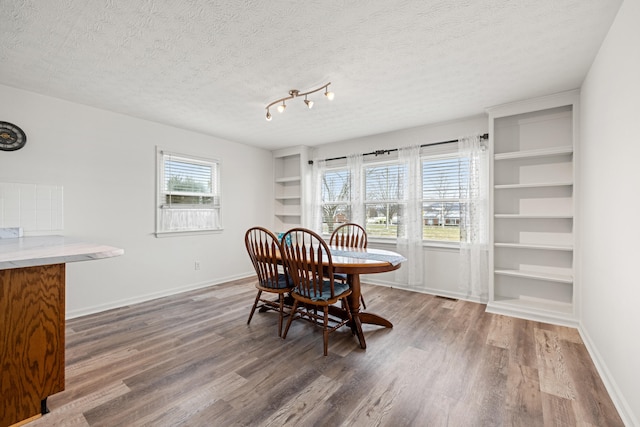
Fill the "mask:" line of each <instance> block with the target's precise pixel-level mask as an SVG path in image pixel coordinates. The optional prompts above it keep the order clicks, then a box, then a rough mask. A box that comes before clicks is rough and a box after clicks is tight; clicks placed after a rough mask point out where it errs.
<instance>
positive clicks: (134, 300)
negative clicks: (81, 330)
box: [65, 271, 256, 319]
mask: <svg viewBox="0 0 640 427" xmlns="http://www.w3.org/2000/svg"><path fill="white" fill-rule="evenodd" d="M255 274H256V273H255V271H251V272H247V273H243V274H238V275H235V276H227V277H222V278H219V279H216V280H214V281H206V282H198V283H191V284H189V285H187V286H181V287H176V288H171V289H164V290H162V291H159V292H152V293H148V294H144V295H137V296H135V297H131V298H125V299H121V300H118V301H111V302H109V303H107V304H98V305H94V306H91V307H84V308H81V309H78V310H71V311H67V313H66V316H65V317H66V318H67V319H75V318H76V317H81V316H86V315H89V314H95V313H100V312H102V311H106V310H112V309H114V308H119V307H125V306H128V305H132V304H138V303H141V302H145V301H150V300H153V299H156V298H162V297H167V296H170V295H176V294H180V293H182V292H188V291H193V290H196V289H201V288H206V287H207V286H214V285H220V284H222V283H227V282H231V281H233V280H239V279H245V278H247V277H251V276H255Z"/></svg>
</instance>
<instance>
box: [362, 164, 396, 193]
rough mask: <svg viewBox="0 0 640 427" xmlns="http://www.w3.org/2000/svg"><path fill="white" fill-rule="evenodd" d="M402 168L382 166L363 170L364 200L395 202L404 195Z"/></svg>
mask: <svg viewBox="0 0 640 427" xmlns="http://www.w3.org/2000/svg"><path fill="white" fill-rule="evenodd" d="M404 169H405V168H404V166H403V165H398V164H395V165H382V166H372V167H368V168H366V169H365V200H366V201H368V202H371V201H377V200H380V201H383V200H384V201H397V200H400V199H402V198H403V195H404Z"/></svg>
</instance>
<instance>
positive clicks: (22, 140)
mask: <svg viewBox="0 0 640 427" xmlns="http://www.w3.org/2000/svg"><path fill="white" fill-rule="evenodd" d="M26 143H27V135H25V133H24V131H23V130H22V129H20V128H19V127H18V126H16V125H14V124H13V123H9V122H0V150H2V151H15V150H19V149H21V148H22V147H24V144H26Z"/></svg>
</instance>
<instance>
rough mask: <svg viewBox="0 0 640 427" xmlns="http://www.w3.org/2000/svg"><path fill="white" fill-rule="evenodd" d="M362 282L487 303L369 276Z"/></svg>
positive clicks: (438, 290)
mask: <svg viewBox="0 0 640 427" xmlns="http://www.w3.org/2000/svg"><path fill="white" fill-rule="evenodd" d="M362 282H363V283H370V284H372V285H376V286H384V287H387V288H395V289H402V290H403V291H411V292H418V293H421V294H428V295H435V296H439V297H446V298H453V299H459V300H463V301H470V302H475V303H478V304H486V303H487V301H482V300H481V299H480V298H475V297H469V296H468V295H467V294H465V293H463V292H451V291H445V290H442V289H432V288H412V287H410V286H407V285H403V284H401V283H395V282H389V281H381V280H376V279H374V278H373V277H371V276H367V277H366V278H363V279H362Z"/></svg>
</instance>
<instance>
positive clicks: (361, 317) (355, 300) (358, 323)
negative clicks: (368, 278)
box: [347, 274, 393, 348]
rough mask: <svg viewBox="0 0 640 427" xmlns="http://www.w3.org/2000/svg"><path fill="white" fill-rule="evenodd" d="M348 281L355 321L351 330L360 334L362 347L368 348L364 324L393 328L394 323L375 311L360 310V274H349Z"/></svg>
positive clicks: (350, 303) (350, 305) (352, 313)
mask: <svg viewBox="0 0 640 427" xmlns="http://www.w3.org/2000/svg"><path fill="white" fill-rule="evenodd" d="M347 281H348V282H349V286H350V287H351V295H350V297H349V307H350V308H351V316H353V322H352V324H351V330H352V331H353V333H354V334H355V335H357V336H358V340H359V341H360V347H361V348H367V343H366V341H365V338H364V332H363V331H362V324H363V323H367V324H370V325H379V326H384V327H385V328H393V323H391V322H389V321H388V320H387V319H385V318H383V317H381V316H378V315H377V314H373V313H361V312H360V294H361V290H360V275H359V274H349V275H348V276H347Z"/></svg>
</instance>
